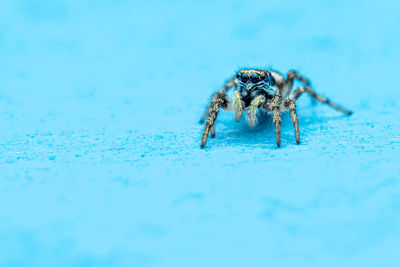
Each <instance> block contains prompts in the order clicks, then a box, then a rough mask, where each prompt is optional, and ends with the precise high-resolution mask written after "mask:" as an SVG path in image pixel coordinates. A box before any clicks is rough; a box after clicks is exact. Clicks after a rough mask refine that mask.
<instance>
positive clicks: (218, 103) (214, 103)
mask: <svg viewBox="0 0 400 267" xmlns="http://www.w3.org/2000/svg"><path fill="white" fill-rule="evenodd" d="M228 104H229V100H228V96H227V95H226V94H225V92H221V93H219V92H217V93H216V94H214V96H213V97H212V99H211V103H210V108H209V114H208V120H207V122H206V126H205V128H204V132H203V138H202V139H201V148H203V147H204V146H205V145H206V143H207V137H208V134H209V132H210V129H213V128H214V123H215V120H216V119H217V116H218V112H219V109H220V107H227V106H228ZM211 131H212V132H211V135H214V136H215V129H214V130H211Z"/></svg>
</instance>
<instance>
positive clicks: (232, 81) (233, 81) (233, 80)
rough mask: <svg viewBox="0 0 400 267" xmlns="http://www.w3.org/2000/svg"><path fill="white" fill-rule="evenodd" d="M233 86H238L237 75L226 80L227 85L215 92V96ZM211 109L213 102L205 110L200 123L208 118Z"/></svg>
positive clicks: (224, 92)
mask: <svg viewBox="0 0 400 267" xmlns="http://www.w3.org/2000/svg"><path fill="white" fill-rule="evenodd" d="M232 87H235V88H237V87H238V80H237V78H236V77H232V78H231V79H229V81H227V82H226V84H225V86H224V87H222V88H221V89H220V90H219V91H217V92H216V93H214V95H213V97H214V96H215V95H217V94H220V95H221V94H223V95H224V94H226V92H228V91H229V89H231V88H232ZM210 109H211V103H210V105H209V106H208V107H207V109H206V110H205V111H204V113H203V116H202V117H201V119H200V123H204V122H205V121H206V119H207V116H208V114H209V113H210Z"/></svg>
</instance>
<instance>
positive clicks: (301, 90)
mask: <svg viewBox="0 0 400 267" xmlns="http://www.w3.org/2000/svg"><path fill="white" fill-rule="evenodd" d="M305 92H307V93H308V94H309V95H310V96H311V97H312V98H314V99H315V100H317V101H319V102H322V103H325V104H327V105H329V106H331V107H332V108H334V109H336V110H337V111H340V112H343V113H344V114H346V115H351V114H353V112H352V111H350V110H348V109H346V108H344V107H341V106H339V105H338V104H335V103H333V102H332V101H330V100H329V99H328V98H326V97H323V96H321V95H319V94H317V93H316V92H315V91H314V90H312V89H311V88H310V87H309V86H302V87H299V88H298V89H296V91H294V92H293V96H292V97H293V99H295V100H297V99H298V98H299V97H300V96H301V95H302V94H303V93H305Z"/></svg>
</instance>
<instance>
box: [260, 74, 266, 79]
mask: <svg viewBox="0 0 400 267" xmlns="http://www.w3.org/2000/svg"><path fill="white" fill-rule="evenodd" d="M260 78H261V80H265V78H267V74H266V73H265V72H263V73H261V74H260Z"/></svg>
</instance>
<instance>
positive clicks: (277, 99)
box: [272, 94, 282, 147]
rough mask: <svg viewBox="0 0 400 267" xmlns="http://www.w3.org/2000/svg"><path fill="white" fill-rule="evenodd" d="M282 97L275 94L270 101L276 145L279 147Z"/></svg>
mask: <svg viewBox="0 0 400 267" xmlns="http://www.w3.org/2000/svg"><path fill="white" fill-rule="evenodd" d="M281 102H282V96H281V95H280V94H276V95H275V96H274V98H273V99H272V118H273V121H274V124H275V138H276V145H277V146H278V147H280V146H281V110H280V106H281Z"/></svg>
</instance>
